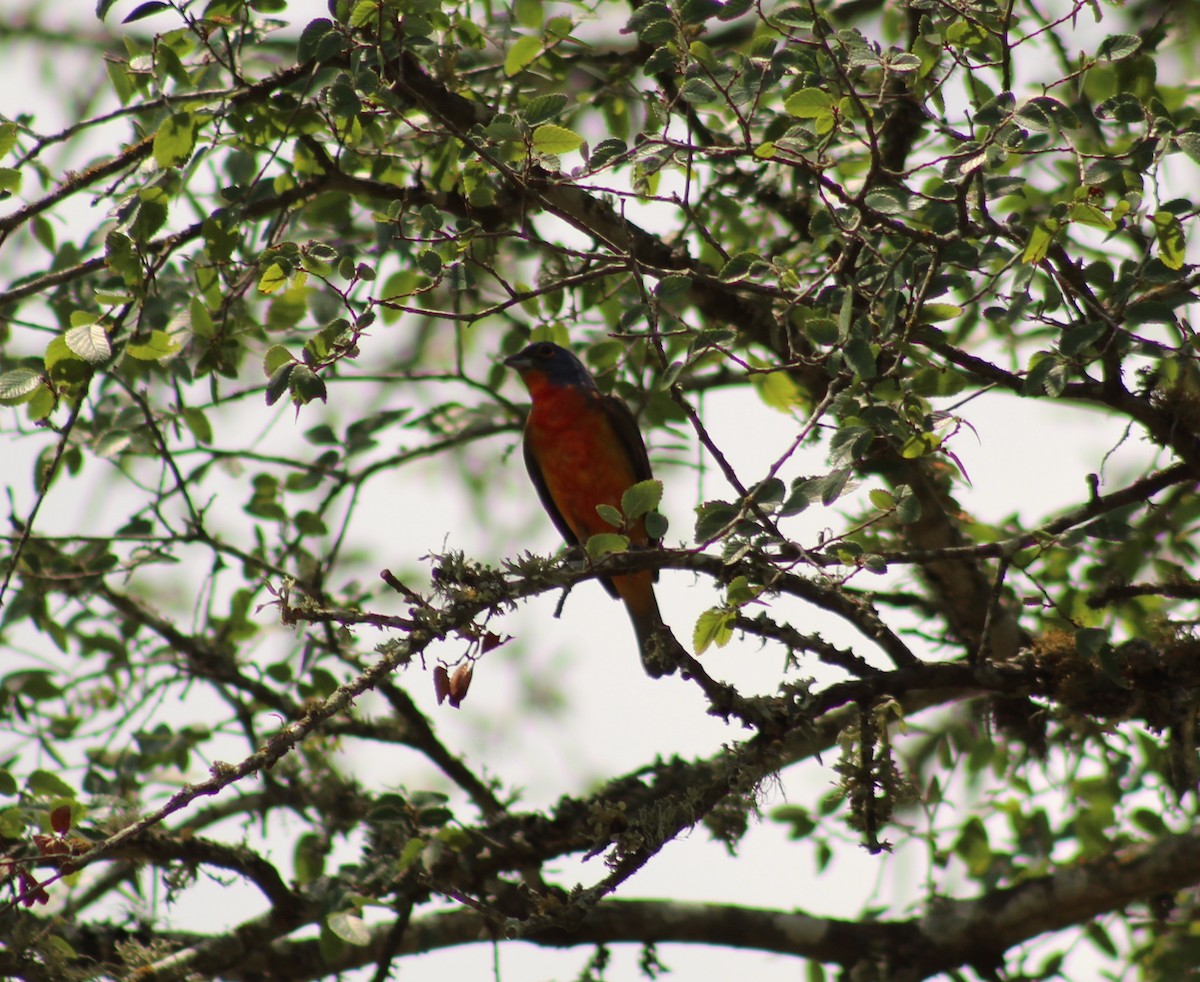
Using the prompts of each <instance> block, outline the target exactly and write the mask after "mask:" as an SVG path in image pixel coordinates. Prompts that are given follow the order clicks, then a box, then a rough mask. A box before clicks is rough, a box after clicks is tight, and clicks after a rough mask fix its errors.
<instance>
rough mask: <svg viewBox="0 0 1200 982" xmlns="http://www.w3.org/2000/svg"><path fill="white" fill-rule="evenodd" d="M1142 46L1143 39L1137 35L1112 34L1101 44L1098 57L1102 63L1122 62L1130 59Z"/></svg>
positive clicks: (1097, 52) (1097, 51)
mask: <svg viewBox="0 0 1200 982" xmlns="http://www.w3.org/2000/svg"><path fill="white" fill-rule="evenodd" d="M1141 46H1142V39H1141V38H1139V37H1138V36H1137V35H1136V34H1111V35H1109V36H1108V37H1106V38H1105V39H1104V40H1103V41H1101V42H1100V47H1099V48H1098V49H1097V50H1096V57H1097V58H1099V59H1100V60H1101V61H1120V60H1121V59H1122V58H1128V57H1129V56H1130V55H1131V54H1134V53H1135V52H1136V51H1137V50H1138V48H1140V47H1141Z"/></svg>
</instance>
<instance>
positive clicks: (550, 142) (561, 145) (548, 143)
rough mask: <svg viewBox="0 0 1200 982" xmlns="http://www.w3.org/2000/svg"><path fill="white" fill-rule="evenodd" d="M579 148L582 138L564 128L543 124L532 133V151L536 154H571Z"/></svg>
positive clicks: (581, 144)
mask: <svg viewBox="0 0 1200 982" xmlns="http://www.w3.org/2000/svg"><path fill="white" fill-rule="evenodd" d="M581 146H583V137H582V136H580V135H579V134H578V133H576V132H575V131H574V130H569V129H567V128H566V127H564V126H555V125H554V124H553V123H545V124H543V125H542V126H539V127H538V128H537V129H535V130H534V131H533V149H534V150H536V151H537V152H538V153H552V154H555V155H558V154H564V153H571V152H572V151H573V150H578V149H579V148H580V147H581Z"/></svg>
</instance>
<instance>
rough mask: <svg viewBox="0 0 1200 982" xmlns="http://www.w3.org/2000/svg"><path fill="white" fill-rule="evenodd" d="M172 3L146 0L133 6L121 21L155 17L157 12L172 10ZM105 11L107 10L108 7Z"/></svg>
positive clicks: (126, 21) (131, 21) (129, 22)
mask: <svg viewBox="0 0 1200 982" xmlns="http://www.w3.org/2000/svg"><path fill="white" fill-rule="evenodd" d="M170 9H171V5H170V4H169V3H165V2H164V0H146V2H145V3H140V4H138V5H137V6H136V7H134V8H133V10H131V11H130V12H129V13H128V14H127V15H126V16H125V19H124V20H122V21H121V23H122V24H132V23H134V22H135V21H139V20H144V19H145V18H147V17H153V16H154V15H155V14H158V13H162V11H164V10H170ZM105 12H107V7H106V10H105Z"/></svg>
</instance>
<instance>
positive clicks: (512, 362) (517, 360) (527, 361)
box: [504, 351, 533, 372]
mask: <svg viewBox="0 0 1200 982" xmlns="http://www.w3.org/2000/svg"><path fill="white" fill-rule="evenodd" d="M504 364H506V365H507V366H508V367H509V368H515V369H516V370H517V371H518V372H523V371H525V369H527V368H532V367H533V359H532V358H530V357H529V356H528V355H527V354H525V352H524V351H518V352H517V353H516V354H515V355H509V356H508V357H507V358H505V359H504Z"/></svg>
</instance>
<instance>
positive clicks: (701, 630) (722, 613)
mask: <svg viewBox="0 0 1200 982" xmlns="http://www.w3.org/2000/svg"><path fill="white" fill-rule="evenodd" d="M736 617H737V612H736V611H733V610H728V609H726V608H725V607H712V608H710V609H709V610H706V611H704V613H702V614H701V615H700V616H699V617H698V618H696V629H695V630H694V631H693V632H692V647H693V648H694V649H695V652H696V654H697V655H702V654H704V652H705V651H707V650H708V649H709V648H710V647H711V646H712V645H714V644H715V645H716V646H717V647H718V648H724V647H725V645H727V644H729V640H730V638H732V637H733V622H734V618H736Z"/></svg>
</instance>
